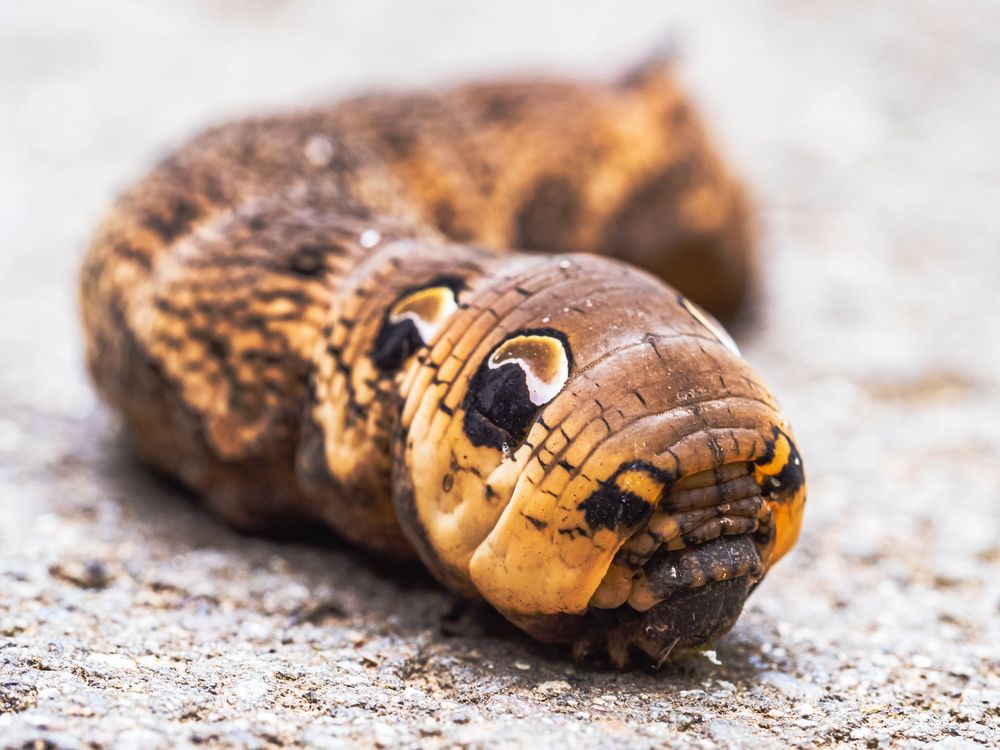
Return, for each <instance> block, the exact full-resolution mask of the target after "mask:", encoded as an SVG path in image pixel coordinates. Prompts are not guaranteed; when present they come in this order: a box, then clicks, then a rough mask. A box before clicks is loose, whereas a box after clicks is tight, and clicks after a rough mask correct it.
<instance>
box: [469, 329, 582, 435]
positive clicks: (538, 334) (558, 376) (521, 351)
mask: <svg viewBox="0 0 1000 750" xmlns="http://www.w3.org/2000/svg"><path fill="white" fill-rule="evenodd" d="M572 369H573V355H572V352H571V351H570V345H569V341H568V339H567V338H566V336H565V334H563V333H562V332H561V331H556V330H554V329H552V328H536V329H530V330H524V331H518V332H517V333H514V334H512V335H510V336H508V337H507V338H506V339H504V340H503V341H502V342H501V343H500V344H498V345H497V346H496V347H495V348H494V349H493V351H491V352H490V354H489V356H487V357H486V359H484V360H483V362H482V363H481V364H480V365H479V369H477V370H476V373H475V374H474V375H473V376H472V379H471V380H470V381H469V388H468V391H467V392H466V394H465V399H464V401H463V403H462V408H463V409H464V410H465V419H464V422H463V428H464V430H465V434H466V436H467V437H468V438H469V440H470V441H472V444H473V445H475V446H477V447H490V448H496V449H497V450H509V451H513V450H515V449H516V448H517V447H518V446H519V445H521V444H522V443H523V442H524V440H525V439H526V438H527V436H528V431H529V430H530V428H531V425H532V424H533V423H534V421H535V419H536V417H537V416H538V414H539V412H540V411H541V410H542V407H543V406H545V404H546V403H548V402H549V401H551V400H552V399H553V398H555V396H556V394H557V393H558V392H559V391H560V390H561V389H562V387H563V385H565V383H566V380H567V379H568V377H569V373H570V372H571V371H572ZM505 446H506V447H505Z"/></svg>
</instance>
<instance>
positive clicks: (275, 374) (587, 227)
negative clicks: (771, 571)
mask: <svg viewBox="0 0 1000 750" xmlns="http://www.w3.org/2000/svg"><path fill="white" fill-rule="evenodd" d="M487 248H490V249H487ZM505 248H520V249H521V250H519V251H514V250H510V249H505ZM567 252H572V253H573V254H570V255H565V254H550V253H567ZM601 255H604V256H611V257H612V258H619V259H623V260H626V261H631V262H633V263H636V264H638V265H639V266H640V267H642V268H645V269H647V270H648V271H650V272H652V273H654V274H656V275H658V276H660V277H661V278H663V279H666V280H667V281H670V282H671V283H674V284H675V285H676V286H677V287H678V288H679V289H680V290H681V292H682V293H683V294H680V293H678V292H677V291H675V290H674V289H672V288H670V287H668V286H666V285H665V284H663V283H662V282H660V281H658V280H655V279H654V278H652V277H651V276H649V275H647V274H646V273H644V272H641V271H638V270H635V269H634V268H632V267H630V266H627V265H625V264H623V263H621V262H619V261H617V260H614V259H608V258H607V257H600V256H601ZM753 265H754V264H753V259H752V248H751V246H750V243H749V239H748V233H747V210H746V204H745V200H744V198H743V196H742V193H741V192H740V190H739V188H738V186H737V185H736V183H735V182H734V181H733V179H732V178H731V177H730V176H729V174H728V173H727V171H726V170H725V169H724V167H723V166H722V164H721V163H720V161H719V159H718V157H717V156H716V155H715V153H714V151H713V149H712V147H711V144H710V143H709V142H708V141H707V139H706V137H705V134H704V131H703V130H702V127H701V126H700V124H699V123H698V120H697V118H696V117H695V115H694V114H693V113H692V111H691V109H690V106H689V104H688V103H687V101H686V100H685V99H684V97H683V96H682V94H681V93H680V92H679V90H678V88H677V86H676V84H675V83H674V82H673V80H672V78H671V77H670V74H669V71H667V70H666V69H665V68H664V67H663V66H646V67H644V68H641V69H640V70H638V71H637V72H636V73H634V74H632V75H630V76H628V77H626V78H625V79H624V80H622V81H620V82H617V83H614V84H590V85H584V84H574V83H566V82H534V83H527V82H524V83H501V84H486V85H471V86H465V87H461V88H458V89H454V90H451V91H448V92H445V93H443V94H440V95H396V96H393V95H376V96H371V97H366V98H361V99H356V100H352V101H348V102H345V103H343V104H340V105H337V106H334V107H332V108H328V109H322V110H317V111H313V112H306V113H301V114H294V115H288V116H283V117H277V118H271V119H262V120H252V121H245V122H240V123H235V124H232V125H227V126H224V127H221V128H218V129H216V130H213V131H210V132H208V133H206V134H205V135H203V136H201V137H200V138H198V139H196V140H195V141H193V142H192V143H190V144H189V145H188V146H186V147H185V148H183V149H182V150H180V151H179V152H177V153H176V154H174V155H173V156H171V157H170V158H169V159H167V160H166V161H165V162H163V163H162V164H160V165H159V166H158V167H157V168H156V169H154V170H153V172H152V173H151V174H150V175H148V176H147V177H146V178H145V179H144V180H142V181H141V182H139V183H138V184H137V185H136V186H134V187H133V188H132V189H130V190H129V191H128V192H127V193H126V194H125V195H124V196H123V197H122V198H121V200H120V201H119V203H118V204H117V206H116V207H115V209H114V210H113V211H112V213H111V214H110V216H109V217H108V218H107V219H106V220H105V222H104V224H103V225H102V226H101V228H100V229H99V231H98V233H97V236H96V238H95V240H94V243H93V245H92V247H91V250H90V252H89V254H88V256H87V259H86V262H85V265H84V269H83V272H82V288H83V295H82V297H83V308H84V320H85V324H86V329H87V334H88V356H89V361H90V366H91V370H92V372H93V375H94V379H95V381H96V383H97V385H98V387H99V389H100V390H101V392H102V394H103V395H104V396H105V397H106V398H107V399H108V400H109V401H110V402H111V403H112V404H114V405H115V406H116V407H117V408H119V409H120V410H121V412H122V413H123V415H124V417H125V423H126V426H127V428H128V429H129V432H130V434H131V435H132V438H133V440H134V442H135V444H136V446H137V447H138V450H139V451H140V453H141V455H142V456H143V457H144V458H145V459H146V460H147V461H149V462H150V463H151V464H153V465H155V466H157V467H159V468H160V469H162V470H164V471H166V472H168V473H169V474H171V475H173V476H176V477H178V478H179V479H180V480H181V481H183V482H184V483H185V484H187V485H189V486H191V487H193V488H194V489H196V490H197V491H198V492H199V493H201V494H202V495H203V496H204V497H205V499H206V500H207V502H208V503H209V504H210V505H211V506H212V508H213V509H214V510H216V511H217V512H218V513H219V514H221V515H222V516H224V517H225V518H227V519H228V520H229V521H231V522H233V523H234V524H237V525H239V526H241V527H243V528H250V529H258V530H273V529H275V528H277V527H279V526H290V525H300V524H302V523H309V522H314V521H315V520H316V519H322V520H323V521H324V522H326V523H328V524H329V525H330V526H332V527H333V528H335V529H336V530H337V531H338V532H340V533H341V534H343V535H344V536H346V537H348V538H349V539H352V540H353V541H356V542H358V543H360V544H363V545H366V546H368V547H370V548H373V549H376V550H379V551H382V552H385V553H389V554H394V555H397V556H400V557H405V556H406V555H407V554H412V553H411V552H410V550H411V549H415V550H416V552H417V553H418V554H419V555H420V557H421V558H422V559H423V561H424V562H425V563H426V564H427V565H428V567H429V568H430V569H431V570H432V571H433V572H434V573H435V575H436V576H437V577H438V578H439V579H440V580H441V581H442V582H444V583H445V584H446V585H448V586H449V587H451V588H453V589H454V590H457V591H461V592H465V593H468V594H470V595H472V594H477V593H478V594H480V595H482V596H484V597H485V598H486V599H487V600H488V601H490V602H491V603H492V604H493V605H494V606H496V607H497V608H498V609H499V610H500V611H501V612H503V613H504V614H505V615H506V616H507V617H508V618H509V619H511V620H512V621H514V622H515V623H517V624H519V625H520V626H521V627H523V628H525V629H526V630H528V632H530V633H532V634H533V635H535V636H536V637H539V638H542V639H546V640H558V641H574V642H575V644H576V649H577V652H578V653H579V654H583V653H587V652H590V651H593V650H595V649H596V650H598V651H604V650H607V651H608V652H609V653H610V655H611V657H612V660H613V661H614V662H615V663H616V664H618V665H621V666H624V665H625V664H627V663H628V661H629V655H630V650H631V649H632V648H633V647H637V648H638V649H639V650H641V651H643V652H645V653H646V654H647V655H648V656H650V657H652V658H653V659H656V660H662V659H664V658H666V657H667V656H669V655H670V654H671V653H673V652H675V651H678V650H683V649H685V648H692V647H697V646H700V645H701V644H703V643H705V642H706V641H708V640H710V639H711V638H713V637H714V636H716V635H718V634H719V633H720V632H724V631H725V630H727V629H728V628H729V627H730V626H731V625H732V623H733V621H735V618H736V616H737V615H738V614H739V611H740V609H741V608H742V604H743V601H744V600H745V599H746V596H747V595H748V594H749V591H750V590H751V589H752V587H753V585H754V584H755V583H756V582H757V581H758V580H759V579H760V577H761V576H762V575H763V573H764V571H765V570H766V568H767V567H768V566H769V565H771V564H772V563H773V562H774V561H775V560H777V559H778V558H779V557H780V556H781V555H782V554H784V553H785V552H786V551H787V550H788V548H789V547H790V546H791V545H792V544H793V543H794V541H795V538H796V536H797V534H798V528H799V523H800V520H801V512H802V506H803V503H804V497H805V494H804V493H805V488H804V479H803V475H802V468H801V461H800V460H799V457H798V452H797V450H796V448H795V446H794V443H793V442H792V439H791V437H790V435H791V433H790V428H789V427H788V425H787V423H786V421H785V419H784V417H783V416H782V415H781V412H780V410H779V409H778V407H777V405H776V403H775V402H774V399H773V398H772V397H771V395H770V393H769V392H768V391H767V389H766V387H765V386H764V385H763V384H762V383H761V382H760V381H759V379H758V378H757V376H756V375H755V374H754V373H753V372H752V370H750V368H749V367H748V366H747V365H746V364H745V362H744V361H743V360H742V358H740V356H739V353H738V352H737V351H736V349H735V346H734V345H733V344H732V342H731V339H729V337H728V335H727V334H726V333H725V332H724V331H723V330H722V329H721V327H720V326H719V325H718V324H717V323H716V322H715V321H714V320H713V319H712V318H711V317H710V316H709V315H707V314H705V313H703V312H701V310H700V308H699V307H698V305H696V304H694V303H693V302H692V301H691V300H692V299H693V300H694V301H695V302H700V303H702V304H703V305H705V306H706V307H707V308H708V309H709V310H711V311H713V312H715V313H717V314H719V315H720V316H723V317H731V316H732V315H734V314H735V313H736V312H737V311H738V310H739V309H740V307H741V305H742V303H743V301H744V298H745V296H746V294H747V290H748V288H749V287H750V285H751V284H752V278H753V272H752V268H753ZM748 545H749V546H748ZM678 566H680V567H678ZM678 570H683V571H684V572H683V575H681V576H680V578H681V579H682V580H683V583H677V582H676V580H675V579H678V573H677V571H678ZM734 580H735V581H739V585H734V583H733V582H734ZM696 589H697V592H696V595H694V594H692V591H694V590H696Z"/></svg>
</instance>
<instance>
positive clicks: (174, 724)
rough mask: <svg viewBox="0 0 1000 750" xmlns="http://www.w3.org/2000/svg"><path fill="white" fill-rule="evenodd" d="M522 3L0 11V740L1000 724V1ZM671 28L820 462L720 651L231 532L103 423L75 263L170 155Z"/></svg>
mask: <svg viewBox="0 0 1000 750" xmlns="http://www.w3.org/2000/svg"><path fill="white" fill-rule="evenodd" d="M541 5H542V4H541V3H537V2H533V3H523V4H521V3H511V2H508V3H504V4H503V5H502V10H501V9H500V6H498V7H497V8H491V7H488V6H487V5H486V4H483V3H466V2H460V0H451V1H450V2H446V1H445V0H427V1H425V2H421V3H403V2H399V3H389V2H386V1H379V2H365V3H360V2H358V3H354V4H350V5H348V4H345V3H326V2H323V1H322V0H312V1H307V0H297V1H296V0H286V1H285V2H278V1H277V0H254V1H253V2H245V3H237V2H235V1H234V0H218V1H217V2H213V3H205V2H195V0H184V1H178V0H158V1H157V2H143V3H117V2H112V0H95V1H92V2H90V3H87V4H86V5H79V6H74V5H68V4H59V3H55V2H47V1H46V2H30V3H29V2H23V3H13V2H10V3H4V4H3V6H2V7H0V111H2V113H3V115H2V116H0V248H2V249H0V312H2V320H3V325H2V326H0V352H2V355H0V356H2V357H3V360H2V368H0V518H2V522H0V524H2V525H0V745H2V746H4V747H21V746H25V747H36V746H39V747H41V746H44V747H66V748H73V747H80V748H89V747H93V748H103V747H116V748H158V747H186V746H194V745H201V746H240V747H242V746H247V747H255V746H256V747H271V746H277V745H289V746H315V747H344V746H353V745H355V744H356V745H359V746H371V745H373V744H374V745H377V746H383V747H391V746H396V745H399V744H402V745H408V746H428V747H457V746H461V747H482V746H487V745H489V746H500V747H503V746H511V747H513V746H523V745H531V744H548V745H554V744H556V743H560V744H563V745H565V746H568V747H575V746H580V747H605V746H608V745H612V744H614V745H615V746H619V747H622V746H628V747H633V746H634V747H643V746H654V745H660V744H662V743H670V744H671V745H675V746H678V747H684V746H692V747H711V746H733V747H756V746H776V747H785V746H788V745H798V746H805V747H814V746H815V747H824V746H830V745H849V746H860V747H865V746H868V747H876V746H889V745H894V746H907V747H921V746H926V745H935V746H938V745H939V744H943V745H944V746H946V747H951V748H958V747H967V746H973V745H976V744H994V745H995V743H998V742H1000V730H998V724H1000V708H998V707H1000V346H998V345H997V335H998V334H1000V303H998V302H997V299H996V295H997V293H998V282H1000V251H998V243H1000V211H998V209H997V189H998V185H1000V148H998V145H997V133H1000V97H998V96H997V91H998V88H1000V36H998V35H997V33H996V29H997V28H998V27H1000V6H998V5H997V4H996V3H995V2H992V0H982V1H981V2H962V3H939V2H932V1H931V0H906V1H904V0H896V1H894V2H883V3H878V4H877V5H876V4H872V3H865V2H860V1H858V2H825V1H824V2H813V3H797V2H791V1H782V0H771V1H770V2H764V1H762V2H753V3H750V2H748V3H740V4H738V5H737V4H730V3H724V4H723V3H717V2H712V3H703V2H681V3H674V4H668V3H660V2H657V3H652V2H650V3H640V2H635V3H607V2H599V1H598V0H590V1H588V2H574V3H550V4H547V5H546V6H545V7H541ZM668 6H669V7H668ZM72 8H76V10H72ZM668 31H670V32H672V33H673V35H674V37H675V39H676V40H677V41H679V43H680V45H681V47H682V51H683V54H684V58H683V62H682V65H681V69H682V72H683V74H684V76H685V77H686V79H687V80H688V81H689V83H690V85H691V87H692V88H693V89H695V90H696V91H697V92H698V96H699V98H700V99H701V101H702V103H703V105H704V108H705V109H706V111H707V112H708V113H709V115H710V116H711V119H712V121H713V123H714V125H715V126H716V128H717V130H718V131H719V133H720V134H721V137H722V140H723V142H724V144H725V146H726V150H727V152H728V153H729V154H730V156H731V157H732V158H734V159H735V160H736V161H737V162H738V163H739V164H740V165H741V167H742V168H743V171H744V172H745V174H746V175H747V176H748V178H749V181H750V182H751V184H752V185H753V187H754V189H755V191H756V195H757V197H758V203H759V209H760V217H761V230H762V237H763V241H764V248H765V252H766V255H767V257H768V260H769V262H768V268H767V290H766V291H767V297H766V301H765V303H764V305H763V308H762V311H761V318H760V320H759V322H758V324H757V325H756V326H755V327H754V328H753V329H752V330H749V331H747V332H746V333H745V336H744V345H745V349H746V351H747V353H748V356H749V358H750V359H751V360H752V361H753V362H754V363H755V364H757V365H758V366H759V367H760V368H761V369H762V370H763V371H764V372H765V374H766V375H767V377H768V379H769V380H770V382H771V383H772V384H773V386H774V388H775V390H776V392H777V393H778V394H779V396H780V397H781V398H782V400H783V402H784V404H785V406H786V408H787V411H788V412H789V414H790V415H791V417H792V420H793V423H794V424H795V426H796V429H797V433H798V436H799V439H800V444H801V446H802V449H803V452H804V455H805V459H806V466H807V469H808V471H809V476H810V480H811V495H810V507H809V510H808V514H807V518H806V526H805V533H804V536H803V539H802V541H801V544H800V546H799V547H798V549H797V550H796V551H795V553H794V554H792V555H791V556H790V558H789V559H788V560H787V561H785V562H783V563H782V564H781V565H780V566H778V568H777V569H775V570H774V571H773V573H772V575H771V576H770V577H769V579H768V580H767V581H766V583H765V584H764V585H763V586H762V587H761V588H760V590H759V591H758V592H757V593H756V594H755V595H754V597H753V598H752V600H751V603H750V604H749V606H748V609H747V611H746V613H745V615H744V617H743V619H742V620H741V621H740V623H739V624H738V625H737V627H736V629H735V630H734V632H733V633H732V634H731V635H730V636H729V637H727V638H726V639H725V640H724V641H722V642H721V643H719V645H718V649H717V659H716V661H717V662H719V663H715V662H714V661H712V660H710V659H709V658H707V657H699V658H693V659H689V660H687V661H685V662H683V663H681V664H678V665H674V666H671V667H669V668H665V669H664V670H662V671H661V672H660V673H658V674H642V673H639V674H617V673H611V672H601V671H590V670H587V669H583V668H581V667H576V666H573V665H572V664H571V663H570V661H569V660H568V659H567V658H566V657H565V654H563V653H561V652H559V651H552V650H546V649H543V648H541V647H538V646H536V645H534V644H532V643H530V642H528V641H527V640H525V639H524V638H522V637H521V636H520V635H518V634H517V633H516V632H515V631H514V630H513V629H511V628H510V627H508V626H506V625H505V624H504V623H503V622H502V621H499V620H498V618H496V617H495V616H491V615H490V614H489V613H488V612H487V611H485V610H483V609H481V608H478V607H475V606H471V607H470V606H466V605H463V604H461V603H460V602H458V601H457V600H456V599H454V598H453V597H451V596H450V595H448V594H446V593H443V592H442V591H441V590H439V589H438V588H437V587H436V586H435V585H434V584H433V583H432V582H431V581H430V580H428V579H427V578H426V577H423V576H421V575H419V574H417V573H415V572H413V571H408V572H405V574H403V575H401V574H398V573H397V572H396V571H392V570H388V569H382V568H379V567H378V566H377V565H375V564H373V562H372V561H371V560H369V559H366V558H365V557H364V556H362V555H359V554H357V553H355V552H352V551H351V550H349V549H345V548H342V547H338V546H336V545H330V544H325V545H322V544H319V545H318V544H311V545H310V544H307V543H302V542H299V543H291V542H288V543H285V542H278V541H268V540H261V539H250V538H245V537H240V536H238V535H236V534H233V533H231V532H229V531H228V530H226V529H225V528H223V527H221V526H220V525H219V524H217V523H216V522H215V521H214V520H213V519H211V518H210V517H208V516H207V515H205V514H204V513H202V512H201V511H200V510H199V509H198V508H197V506H195V505H194V504H192V503H191V502H190V501H189V500H188V499H187V498H185V497H184V496H182V495H181V494H179V493H178V492H176V491H174V490H172V489H170V488H168V487H165V486H163V485H162V484H160V483H158V482H157V481H156V480H154V479H153V478H151V477H150V476H148V475H147V474H145V473H144V472H143V471H142V470H140V469H137V468H136V467H135V465H134V464H133V463H132V462H131V461H130V460H129V458H128V456H127V454H126V453H125V451H124V449H123V448H122V447H121V446H120V445H118V444H117V443H116V442H115V439H114V437H113V436H114V426H113V423H112V422H111V419H110V417H109V416H108V415H107V413H106V412H105V411H103V410H102V408H101V407H100V406H99V405H97V404H96V403H95V400H94V397H93V395H92V394H91V392H90V390H89V388H88V385H87V382H86V378H85V377H84V374H83V372H82V370H81V365H80V359H81V358H80V350H79V334H78V329H77V323H76V320H75V290H74V274H75V270H76V265H77V259H78V257H79V254H80V252H81V250H82V247H83V246H84V244H85V242H86V238H87V234H88V231H89V229H90V227H91V226H92V224H93V222H94V221H95V220H96V218H97V216H98V214H99V212H100V210H101V209H102V207H103V206H104V205H105V204H106V203H107V201H108V200H109V199H110V197H111V196H112V195H113V193H114V192H115V191H116V190H117V189H118V188H119V187H121V186H122V185H123V183H124V182H125V181H126V180H127V179H128V178H129V177H130V176H132V175H134V174H135V173H136V172H137V171H138V169H139V168H140V167H141V165H143V164H145V163H148V162H149V161H150V160H151V159H153V158H154V157H155V156H156V155H158V154H159V153H161V149H162V148H164V146H165V144H168V143H170V142H172V141H176V139H177V138H179V137H180V136H181V135H183V134H185V133H188V132H190V131H192V130H193V129H195V128H196V127H199V126H201V125H203V124H204V123H206V122H208V121H211V120H215V119H218V118H219V117H222V116H229V115H232V114H236V113H242V112H251V111H256V110H258V109H262V108H264V109H268V108H274V107H277V106H279V105H284V104H289V103H295V102H309V101H315V100H317V99H319V98H320V97H322V96H326V95H332V94H337V93H339V92H343V91H346V90H351V89H357V88H360V87H363V86H366V85H369V84H371V83H379V82H381V83H388V84H393V85H403V84H414V83H422V82H430V81H434V80H438V79H441V78H442V77H450V78H456V77H461V76H463V75H466V74H474V73H481V72H488V71H491V70H511V69H526V68H527V69H532V68H534V69H543V70H547V71H583V72H592V73H597V72H600V71H607V70H615V69H618V68H620V66H621V65H623V64H624V63H625V61H627V60H629V59H634V58H635V57H636V55H637V52H639V51H641V50H644V49H648V48H649V47H651V46H653V44H654V42H655V41H657V40H658V39H662V38H663V36H664V34H665V33H666V32H668ZM46 743H47V744H46Z"/></svg>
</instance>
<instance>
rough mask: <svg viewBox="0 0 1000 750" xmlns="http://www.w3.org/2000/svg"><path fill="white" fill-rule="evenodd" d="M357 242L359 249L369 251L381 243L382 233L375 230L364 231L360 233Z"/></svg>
mask: <svg viewBox="0 0 1000 750" xmlns="http://www.w3.org/2000/svg"><path fill="white" fill-rule="evenodd" d="M358 241H359V242H360V243H361V247H363V248H364V249H365V250H371V249H372V248H373V247H375V246H376V245H377V244H378V243H379V242H381V241H382V233H381V232H379V231H378V230H377V229H366V230H365V231H363V232H362V233H361V237H360V238H359V239H358Z"/></svg>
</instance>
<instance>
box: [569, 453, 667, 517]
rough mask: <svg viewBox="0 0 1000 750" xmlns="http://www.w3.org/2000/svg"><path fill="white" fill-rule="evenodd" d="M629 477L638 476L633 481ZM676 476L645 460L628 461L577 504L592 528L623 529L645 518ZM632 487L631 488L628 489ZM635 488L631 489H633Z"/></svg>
mask: <svg viewBox="0 0 1000 750" xmlns="http://www.w3.org/2000/svg"><path fill="white" fill-rule="evenodd" d="M632 477H639V478H640V480H639V481H638V482H636V483H634V484H633V482H631V481H629V480H630V478H632ZM675 479H676V477H674V476H673V475H671V474H669V473H668V472H665V471H663V470H662V469H658V468H656V467H655V466H651V465H650V464H647V463H645V462H644V461H630V462H628V463H625V464H622V465H621V466H619V467H618V469H617V470H616V471H615V473H614V474H612V475H611V476H610V477H609V478H608V479H606V480H605V481H603V482H601V486H600V487H598V489H597V490H595V491H594V492H593V493H591V495H590V496H589V497H588V498H587V499H586V500H584V501H583V502H582V503H580V504H579V505H578V506H577V510H582V511H583V517H584V520H586V522H587V525H588V526H589V527H590V529H591V531H593V532H596V531H598V530H599V529H608V530H609V531H615V532H622V531H626V530H629V529H633V528H635V527H637V526H638V525H639V524H641V523H643V522H645V521H646V519H648V518H649V516H650V514H652V512H653V509H654V508H655V507H656V503H657V500H658V499H659V496H660V495H662V493H663V492H665V491H667V490H668V489H669V487H670V485H671V484H672V483H673V482H674V481H675ZM630 488H631V489H630ZM633 489H634V491H633Z"/></svg>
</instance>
